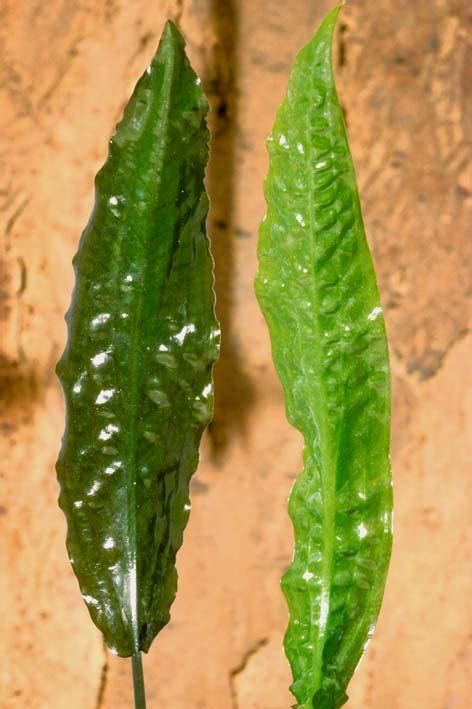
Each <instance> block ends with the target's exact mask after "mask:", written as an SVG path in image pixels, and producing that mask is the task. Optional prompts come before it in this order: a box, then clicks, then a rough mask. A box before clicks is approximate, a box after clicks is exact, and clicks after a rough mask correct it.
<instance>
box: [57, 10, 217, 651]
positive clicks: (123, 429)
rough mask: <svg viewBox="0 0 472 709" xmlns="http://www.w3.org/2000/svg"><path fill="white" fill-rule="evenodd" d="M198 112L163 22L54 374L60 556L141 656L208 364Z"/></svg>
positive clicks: (105, 176)
mask: <svg viewBox="0 0 472 709" xmlns="http://www.w3.org/2000/svg"><path fill="white" fill-rule="evenodd" d="M207 110H208V108H207V102H206V99H205V98H204V95H203V93H202V90H201V87H200V82H199V80H198V79H197V77H196V76H195V74H194V72H193V70H192V69H191V67H190V65H189V63H188V60H187V58H186V56H185V50H184V41H183V38H182V37H181V35H180V33H179V32H178V30H177V28H176V27H175V26H174V25H173V24H172V23H170V22H169V23H168V24H167V25H166V28H165V30H164V33H163V37H162V39H161V43H160V45H159V49H158V51H157V53H156V55H155V57H154V59H153V61H152V63H151V65H150V67H149V68H148V69H147V70H146V72H145V73H144V75H143V76H142V78H141V79H140V81H139V82H138V84H137V86H136V89H135V92H134V94H133V96H132V98H131V99H130V101H129V103H128V105H127V107H126V109H125V113H124V116H123V119H122V121H121V123H120V124H119V125H118V126H117V129H116V133H115V135H114V136H113V138H112V139H111V142H110V149H109V156H108V160H107V162H106V163H105V165H104V167H103V168H102V169H101V170H100V172H99V173H98V175H97V178H96V201H95V207H94V211H93V214H92V217H91V219H90V222H89V224H88V226H87V227H86V229H85V231H84V233H83V235H82V239H81V243H80V246H79V251H78V253H77V255H76V257H75V259H74V265H75V270H76V284H75V289H74V294H73V298H72V304H71V307H70V310H69V312H68V315H67V322H68V330H69V339H68V344H67V348H66V351H65V353H64V355H63V357H62V359H61V361H60V363H59V365H58V374H59V376H60V379H61V383H62V386H63V389H64V394H65V399H66V406H67V425H66V432H65V435H64V439H63V445H62V450H61V453H60V457H59V461H58V463H57V472H58V478H59V481H60V484H61V494H60V505H61V507H62V508H63V510H64V512H65V514H66V516H67V522H68V537H67V546H68V550H69V554H70V558H71V562H72V564H73V568H74V571H75V573H76V575H77V577H78V580H79V583H80V587H81V591H82V595H83V598H84V600H85V602H86V603H87V606H88V608H89V610H90V613H91V615H92V618H93V620H94V622H95V623H96V625H97V626H98V627H99V628H100V630H101V631H102V632H103V634H104V636H105V639H106V642H107V643H108V645H109V646H110V647H112V648H113V649H114V651H116V652H117V653H118V654H120V655H123V656H127V655H131V654H132V653H134V652H137V651H138V650H145V651H146V650H147V649H148V648H149V646H150V644H151V642H152V640H153V638H154V636H155V635H156V633H157V632H158V631H159V630H160V629H161V628H162V627H163V626H164V625H165V624H166V623H167V622H168V620H169V609H170V606H171V604H172V601H173V599H174V596H175V592H176V580H177V574H176V570H175V557H176V552H177V550H178V549H179V547H180V545H181V543H182V535H183V530H184V528H185V525H186V523H187V518H188V515H189V509H190V505H189V481H190V477H191V475H192V473H193V472H194V470H195V468H196V466H197V462H198V446H199V442H200V437H201V434H202V431H203V429H204V427H205V426H206V425H207V424H208V422H209V420H210V417H211V412H212V402H213V393H212V379H211V368H212V364H213V362H214V361H215V359H216V357H217V354H218V347H219V329H218V325H217V323H216V321H215V316H214V294H213V273H212V260H211V257H210V254H209V247H208V240H207V237H206V233H205V220H206V215H207V211H208V198H207V195H206V193H205V190H204V185H203V179H204V172H205V167H206V164H207V160H208V137H209V136H208V130H207V127H206V114H207Z"/></svg>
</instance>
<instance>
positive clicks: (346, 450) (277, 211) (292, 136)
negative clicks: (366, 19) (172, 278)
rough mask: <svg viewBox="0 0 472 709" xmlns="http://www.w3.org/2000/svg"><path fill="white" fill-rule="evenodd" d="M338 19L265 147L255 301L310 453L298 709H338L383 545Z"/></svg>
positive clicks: (376, 309) (375, 407)
mask: <svg viewBox="0 0 472 709" xmlns="http://www.w3.org/2000/svg"><path fill="white" fill-rule="evenodd" d="M339 10H340V8H339V7H337V8H335V9H334V10H333V11H332V12H330V13H329V14H328V15H327V17H326V19H325V20H324V22H323V24H322V25H321V27H320V29H319V31H318V32H317V34H316V35H315V36H314V38H313V39H312V40H311V41H310V42H309V43H308V45H307V46H306V47H305V48H304V49H302V51H301V52H300V53H299V55H298V57H297V59H296V61H295V65H294V68H293V71H292V75H291V77H290V81H289V86H288V93H287V97H286V98H285V100H284V102H283V103H282V105H281V106H280V109H279V111H278V114H277V119H276V122H275V126H274V129H273V132H272V135H271V136H270V138H269V142H268V149H269V155H270V168H269V174H268V178H267V181H266V184H265V196H266V201H267V217H266V219H265V221H264V222H263V224H262V227H261V232H260V241H259V271H258V275H257V279H256V293H257V296H258V300H259V303H260V305H261V308H262V310H263V313H264V316H265V318H266V320H267V324H268V327H269V331H270V335H271V342H272V351H273V357H274V362H275V365H276V368H277V372H278V374H279V376H280V379H281V381H282V384H283V387H284V392H285V401H286V409H287V416H288V418H289V420H290V422H291V423H292V424H293V425H294V426H295V427H296V428H298V429H299V430H300V431H301V432H302V434H303V436H304V442H305V448H304V463H305V467H304V470H303V472H302V473H301V475H300V476H299V478H298V480H297V481H296V484H295V486H294V488H293V491H292V493H291V496H290V501H289V513H290V516H291V518H292V521H293V525H294V532H295V555H294V561H293V564H292V566H291V567H290V568H289V570H288V571H287V572H286V574H285V575H284V578H283V581H282V585H283V590H284V593H285V595H286V598H287V602H288V605H289V611H290V622H289V627H288V630H287V634H286V637H285V649H286V653H287V656H288V658H289V661H290V665H291V667H292V673H293V677H294V682H293V685H292V687H291V689H292V692H293V694H294V695H295V697H296V698H297V700H298V702H299V706H300V707H306V708H308V707H315V708H317V709H334V708H337V707H340V706H342V704H344V702H345V701H346V699H347V695H346V687H347V684H348V682H349V679H350V678H351V676H352V674H353V672H354V670H355V667H356V665H357V663H358V662H359V659H360V657H361V655H362V653H363V650H364V647H365V644H366V641H367V639H368V638H369V637H370V635H371V633H372V632H373V628H374V624H375V621H376V618H377V615H378V611H379V608H380V604H381V600H382V595H383V589H384V583H385V577H386V572H387V567H388V561H389V556H390V547H391V515H392V499H391V476H390V465H389V454H388V451H389V429H390V384H389V367H388V354H387V345H386V338H385V330H384V321H383V316H382V310H381V307H380V303H379V295H378V291H377V286H376V281H375V275H374V271H373V267H372V262H371V258H370V254H369V250H368V247H367V243H366V240H365V233H364V227H363V222H362V215H361V209H360V204H359V198H358V193H357V188H356V180H355V173H354V168H353V164H352V160H351V156H350V152H349V146H348V143H347V138H346V133H345V127H344V121H343V115H342V111H341V108H340V105H339V102H338V99H337V95H336V88H335V84H334V78H333V73H332V66H331V42H332V35H333V32H334V28H335V25H336V19H337V16H338V13H339Z"/></svg>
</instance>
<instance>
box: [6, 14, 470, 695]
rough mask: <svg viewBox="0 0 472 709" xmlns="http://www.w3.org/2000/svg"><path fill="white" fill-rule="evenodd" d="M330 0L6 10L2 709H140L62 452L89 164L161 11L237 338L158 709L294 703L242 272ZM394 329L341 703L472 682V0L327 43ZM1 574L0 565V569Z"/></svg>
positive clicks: (273, 492) (355, 27)
mask: <svg viewBox="0 0 472 709" xmlns="http://www.w3.org/2000/svg"><path fill="white" fill-rule="evenodd" d="M331 5H332V3H330V2H328V1H327V0H318V1H316V0H293V1H292V2H279V0H257V2H253V0H225V2H223V0H180V2H171V0H169V1H168V2H164V0H163V1H162V2H156V1H155V0H134V1H133V2H124V0H50V1H49V2H48V3H44V2H39V1H37V0H3V1H1V0H0V19H1V22H0V122H1V128H0V165H1V166H2V169H1V184H0V239H1V241H0V259H1V266H0V328H1V330H0V332H1V338H0V395H1V399H2V402H1V409H0V426H1V431H2V437H1V440H0V468H1V473H0V475H1V478H0V567H1V573H0V608H1V609H2V621H1V624H0V656H1V657H2V661H1V663H0V707H2V709H3V708H5V709H7V708H8V709H9V708H10V707H34V708H35V709H65V708H66V707H67V709H95V708H97V709H98V708H99V707H100V708H101V709H112V708H113V709H122V708H123V709H124V708H125V707H130V705H131V686H130V677H129V668H128V664H127V663H126V662H125V661H122V660H118V659H117V658H114V657H110V656H109V655H108V654H107V653H106V652H105V650H104V648H103V646H102V642H101V640H100V637H99V635H98V633H97V632H96V631H95V629H94V627H93V626H92V624H91V622H90V621H89V619H88V615H87V612H86V610H85V607H84V606H83V604H82V603H81V599H80V595H79V593H78V588H77V585H76V582H75V579H74V577H73V575H72V571H71V570H70V568H69V565H68V562H67V557H66V553H65V547H64V537H65V522H64V519H63V517H62V513H61V512H60V511H59V510H58V508H57V506H56V497H57V492H58V491H57V484H56V481H55V474H54V467H53V466H54V461H55V458H56V455H57V450H58V446H59V440H60V436H61V434H62V429H63V404H62V398H61V394H60V391H59V388H58V385H57V382H56V381H55V377H54V374H53V367H54V364H55V361H56V360H57V358H58V355H59V354H60V352H61V351H62V348H63V345H64V337H65V326H64V323H63V313H64V311H65V309H66V307H67V305H68V301H69V297H70V290H71V286H72V268H71V265H70V262H71V258H72V255H73V253H74V251H75V249H76V246H77V241H78V237H79V235H80V232H81V230H82V228H83V226H84V224H85V222H86V220H87V218H88V215H89V213H90V210H91V206H92V199H93V177H94V174H95V172H96V171H97V169H98V168H99V166H100V165H101V164H102V162H103V160H104V157H105V153H106V149H107V139H108V137H109V135H110V134H111V132H112V128H113V125H114V123H115V122H116V121H117V119H118V117H119V115H120V113H121V110H122V107H123V105H124V103H125V101H126V99H127V97H128V96H129V94H130V91H131V90H132V87H133V86H134V83H135V81H136V79H137V77H138V76H139V75H140V74H141V72H142V71H143V69H144V68H145V66H146V64H147V62H148V60H149V59H150V57H151V55H152V54H153V52H154V50H155V47H156V44H157V41H158V37H159V34H160V31H161V28H162V24H163V20H164V18H165V16H166V15H167V13H170V14H172V16H174V17H176V16H179V17H180V19H181V24H182V28H183V30H184V32H185V33H186V35H187V39H188V46H189V53H190V55H191V58H192V60H193V62H194V64H195V66H196V68H197V69H198V70H199V71H200V73H201V75H202V78H203V81H204V85H205V88H206V90H207V93H208V94H209V96H210V99H211V102H212V106H213V109H214V111H213V115H212V127H213V131H214V138H213V145H212V163H211V166H210V170H209V175H208V186H209V189H210V193H211V196H212V215H211V220H210V230H211V235H212V241H213V250H214V254H215V258H216V263H217V291H218V298H219V315H220V319H221V321H222V324H223V328H224V335H225V338H224V347H223V356H222V360H221V362H220V364H219V367H218V370H217V375H216V380H217V381H216V383H217V406H216V417H215V422H214V424H213V425H212V427H211V430H210V432H209V433H208V434H207V436H206V439H205V441H204V445H203V451H202V463H201V466H200V469H199V472H198V474H197V476H196V477H195V478H194V482H193V511H192V516H191V521H190V524H189V527H188V529H187V533H186V539H185V544H184V547H183V549H182V551H181V553H180V555H179V573H180V592H179V595H178V598H177V601H176V603H175V605H174V607H173V620H172V623H171V624H170V626H169V627H168V628H167V629H165V630H164V631H163V632H162V634H161V635H160V636H159V638H158V639H157V641H156V642H155V644H154V646H153V648H152V650H151V652H150V654H149V656H148V657H146V658H145V665H146V675H147V684H148V693H149V705H150V707H151V708H152V707H156V708H157V707H165V708H166V709H184V707H185V709H193V708H195V709H236V708H239V709H287V708H288V707H289V706H290V703H291V700H290V696H289V694H288V692H287V685H288V684H289V672H288V670H287V666H286V663H285V660H284V657H283V654H282V650H281V639H282V635H283V631H284V626H285V623H286V608H285V603H284V600H283V598H282V596H281V593H280V591H279V589H278V579H279V577H280V575H281V573H282V571H283V569H284V568H285V567H286V566H287V564H288V563H289V561H290V558H291V546H292V539H291V528H290V525H289V522H288V518H287V516H286V512H285V502H286V497H287V494H288V491H289V489H290V486H291V484H292V480H293V478H294V476H295V475H296V474H297V472H298V471H299V469H300V467H301V440H300V437H299V435H298V434H297V433H296V432H295V431H293V430H292V429H290V427H289V426H288V424H287V423H286V420H285V418H284V414H283V402H282V396H281V390H280V386H279V384H278V381H277V379H276V376H275V374H274V371H273V368H272V364H271V359H270V352H269V346H268V338H267V334H266V331H265V327H264V325H263V322H262V318H261V315H260V313H259V311H258V308H257V306H256V303H255V300H254V296H253V292H252V281H253V277H254V272H255V267H256V258H255V247H256V238H257V227H258V223H259V221H260V219H261V217H262V215H263V213H264V202H263V197H262V187H261V186H262V180H263V177H264V175H265V172H266V168H267V158H266V153H265V147H264V140H265V136H266V135H267V133H268V132H269V130H270V127H271V124H272V121H273V117H274V113H275V108H276V106H277V104H278V103H279V101H280V99H281V98H282V95H283V91H284V87H285V85H286V80H287V76H288V72H289V68H290V65H291V62H292V60H293V57H294V54H295V52H296V50H297V49H298V48H299V47H300V46H301V45H302V43H303V42H304V41H305V40H307V39H308V37H309V35H310V34H311V32H312V30H313V29H314V28H315V25H316V24H317V22H318V21H319V19H320V18H321V16H322V14H323V13H324V11H325V10H327V9H328V7H329V6H331ZM336 63H337V76H338V80H339V90H340V95H341V99H342V102H343V106H344V108H345V111H346V117H347V123H348V128H349V132H350V136H351V142H352V148H353V153H354V158H355V161H356V165H357V169H358V176H359V182H360V188H361V194H362V200H363V205H364V212H365V219H366V226H367V230H368V236H369V240H370V243H371V246H372V249H373V254H374V258H375V262H376V266H377V271H378V275H379V281H380V287H381V291H382V295H383V301H384V306H385V310H386V318H387V326H388V330H389V335H390V346H391V356H392V369H393V384H394V432H393V449H392V454H393V467H394V477H395V498H396V516H395V526H396V535H395V545H394V553H393V559H392V566H391V573H390V576H389V580H388V585H387V591H386V597H385V603H384V606H383V610H382V614H381V618H380V621H379V625H378V629H377V633H376V635H375V637H374V639H373V640H372V642H371V644H370V646H369V649H368V651H367V654H366V656H365V658H364V660H363V662H362V664H361V666H360V668H359V670H358V672H357V674H356V677H355V679H354V681H353V683H352V686H351V700H350V702H349V704H348V707H349V709H378V708H379V707H382V708H385V709H412V708H413V707H415V709H467V707H470V702H471V700H470V697H471V696H472V681H471V671H470V666H471V661H472V566H471V557H472V536H471V527H472V475H471V472H472V441H471V435H470V433H471V424H472V376H471V368H470V358H471V345H472V334H470V330H469V328H470V318H471V307H470V295H471V266H470V263H471V256H472V254H471V251H472V247H471V236H472V167H471V165H472V90H471V89H472V5H471V4H470V2H469V0H462V1H461V0H415V2H414V3H412V2H411V1H410V0H376V2H375V3H374V2H369V0H350V1H349V3H348V5H347V6H346V8H345V11H344V14H343V17H342V24H341V27H340V32H339V33H338V39H337V45H336ZM5 571H6V573H5Z"/></svg>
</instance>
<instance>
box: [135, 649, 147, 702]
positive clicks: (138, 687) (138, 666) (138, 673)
mask: <svg viewBox="0 0 472 709" xmlns="http://www.w3.org/2000/svg"><path fill="white" fill-rule="evenodd" d="M131 665H132V668H133V689H134V707H135V709H146V692H145V689H144V673H143V662H142V659H141V653H140V652H139V651H138V652H135V653H134V655H133V656H132V657H131Z"/></svg>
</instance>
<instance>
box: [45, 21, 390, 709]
mask: <svg viewBox="0 0 472 709" xmlns="http://www.w3.org/2000/svg"><path fill="white" fill-rule="evenodd" d="M338 13H339V8H336V9H335V10H333V11H332V12H331V13H330V14H329V15H328V16H327V17H326V19H325V21H324V22H323V24H322V25H321V28H320V29H319V31H318V33H317V34H316V35H315V37H314V38H313V39H312V41H311V42H309V44H308V45H307V46H306V47H305V48H304V49H303V50H302V51H301V52H300V54H299V55H298V58H297V60H296V62H295V66H294V69H293V72H292V75H291V78H290V82H289V87H288V93H287V97H286V99H285V100H284V102H283V103H282V105H281V107H280V109H279V111H278V114H277V119H276V123H275V126H274V129H273V132H272V135H271V137H270V139H269V154H270V168H269V175H268V178H267V181H266V185H265V195H266V201H267V217H266V219H265V221H264V223H263V225H262V227H261V234H260V242H259V272H258V276H257V280H256V292H257V296H258V299H259V302H260V304H261V307H262V310H263V312H264V315H265V317H266V320H267V323H268V326H269V330H270V335H271V341H272V350H273V356H274V361H275V364H276V368H277V371H278V373H279V376H280V378H281V380H282V384H283V387H284V391H285V398H286V408H287V414H288V418H289V420H290V421H291V423H292V424H293V425H294V426H296V427H297V428H298V429H299V430H300V431H301V432H302V433H303V436H304V440H305V450H304V460H305V467H304V470H303V472H302V473H301V475H300V477H299V478H298V480H297V482H296V484H295V486H294V488H293V491H292V494H291V497H290V502H289V512H290V515H291V517H292V520H293V525H294V530H295V555H294V561H293V564H292V566H291V567H290V569H289V570H288V571H287V572H286V574H285V576H284V578H283V589H284V592H285V595H286V598H287V601H288V605H289V610H290V622H289V627H288V630H287V634H286V638H285V648H286V652H287V656H288V658H289V661H290V664H291V667H292V672H293V677H294V682H293V685H292V691H293V694H294V695H295V697H296V699H297V702H298V706H299V707H300V709H309V708H312V709H338V707H340V706H342V704H343V703H344V702H345V700H346V698H347V695H346V688H347V685H348V682H349V680H350V678H351V676H352V674H353V672H354V669H355V667H356V665H357V663H358V661H359V659H360V657H361V655H362V652H363V650H364V647H365V644H366V642H367V640H368V638H369V636H370V634H371V633H372V631H373V628H374V624H375V622H376V618H377V615H378V611H379V608H380V603H381V599H382V595H383V588H384V583H385V577H386V572H387V567H388V561H389V555H390V546H391V513H392V498H391V479H390V466H389V458H388V449H389V427H390V393H389V368H388V355H387V346H386V338H385V330H384V322H383V317H382V310H381V307H380V303H379V296H378V291H377V286H376V281H375V275H374V271H373V267H372V262H371V258H370V254H369V250H368V247H367V243H366V239H365V233H364V227H363V222H362V215H361V209H360V203H359V197H358V192H357V187H356V180H355V174H354V168H353V164H352V160H351V156H350V152H349V147H348V143H347V138H346V132H345V127H344V121H343V115H342V111H341V108H340V106H339V102H338V99H337V95H336V88H335V83H334V78H333V73H332V60H331V44H332V36H333V32H334V29H335V25H336V19H337V16H338ZM207 110H208V109H207V102H206V100H205V98H204V95H203V92H202V90H201V87H200V81H199V80H198V79H197V77H196V75H195V73H194V72H193V70H192V69H191V67H190V65H189V63H188V60H187V58H186V56H185V51H184V42H183V39H182V37H181V35H180V33H179V31H178V30H177V28H176V27H175V26H174V25H173V24H172V23H170V22H169V23H167V25H166V28H165V30H164V33H163V37H162V40H161V43H160V45H159V48H158V51H157V53H156V55H155V57H154V59H153V61H152V63H151V65H150V66H149V68H148V69H147V70H146V72H145V73H144V75H143V77H142V78H141V79H140V81H139V82H138V84H137V86H136V89H135V92H134V94H133V96H132V98H131V100H130V102H129V104H128V105H127V107H126V109H125V113H124V116H123V119H122V121H121V122H120V124H119V125H118V126H117V129H116V133H115V135H114V136H113V138H112V140H111V142H110V150H109V157H108V160H107V162H106V163H105V165H104V167H103V168H102V169H101V170H100V172H99V173H98V175H97V178H96V201H95V207H94V211H93V214H92V217H91V219H90V222H89V224H88V225H87V227H86V229H85V231H84V233H83V235H82V239H81V242H80V246H79V250H78V253H77V255H76V257H75V260H74V262H75V270H76V284H75V289H74V294H73V298H72V304H71V307H70V310H69V313H68V315H67V322H68V330H69V338H68V344H67V347H66V350H65V352H64V354H63V356H62V359H61V361H60V363H59V365H58V374H59V377H60V379H61V382H62V386H63V389H64V395H65V400H66V408H67V425H66V432H65V434H64V438H63V445H62V449H61V453H60V456H59V460H58V463H57V472H58V478H59V481H60V484H61V494H60V504H61V507H62V508H63V510H64V512H65V514H66V517H67V522H68V536H67V546H68V550H69V554H70V560H71V563H72V565H73V568H74V571H75V573H76V575H77V578H78V580H79V584H80V588H81V591H82V596H83V598H84V600H85V602H86V604H87V606H88V608H89V611H90V614H91V616H92V618H93V620H94V622H95V623H96V625H97V626H98V628H99V629H100V630H101V631H102V633H103V635H104V637H105V640H106V642H107V644H108V645H109V646H110V648H111V649H112V650H113V651H114V652H116V653H117V654H119V655H121V656H131V657H132V664H133V676H134V684H135V703H136V707H140V708H141V709H142V708H143V707H145V697H144V684H143V674H142V665H141V651H147V650H148V649H149V647H150V645H151V643H152V641H153V639H154V637H155V635H156V634H157V633H158V632H159V630H161V629H162V628H163V627H164V626H165V624H166V623H167V622H168V620H169V614H170V606H171V604H172V602H173V599H174V597H175V593H176V582H177V574H176V569H175V559H176V553H177V551H178V549H179V547H180V545H181V543H182V536H183V531H184V528H185V525H186V522H187V519H188V514H189V510H190V504H189V482H190V478H191V475H192V474H193V472H194V471H195V468H196V466H197V461H198V446H199V442H200V437H201V434H202V432H203V430H204V428H205V426H206V425H207V424H208V422H209V420H210V417H211V411H212V400H213V392H212V378H211V370H212V366H213V363H214V361H215V360H216V358H217V356H218V349H219V329H218V324H217V322H216V320H215V316H214V294H213V275H212V261H211V256H210V253H209V246H208V240H207V237H206V232H205V220H206V215H207V211H208V198H207V195H206V193H205V189H204V184H203V180H204V173H205V167H206V164H207V160H208V130H207V127H206V114H207Z"/></svg>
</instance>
